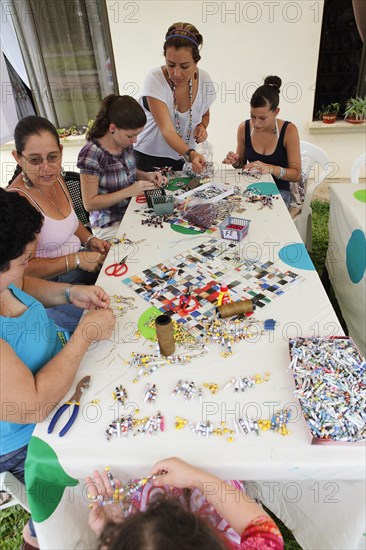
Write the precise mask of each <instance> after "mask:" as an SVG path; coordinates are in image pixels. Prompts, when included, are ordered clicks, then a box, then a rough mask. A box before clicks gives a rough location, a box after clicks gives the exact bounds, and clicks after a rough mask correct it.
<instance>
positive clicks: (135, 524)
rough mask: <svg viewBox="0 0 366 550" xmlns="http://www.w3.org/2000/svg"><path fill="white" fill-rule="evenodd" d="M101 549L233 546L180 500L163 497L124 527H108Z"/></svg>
mask: <svg viewBox="0 0 366 550" xmlns="http://www.w3.org/2000/svg"><path fill="white" fill-rule="evenodd" d="M99 548H101V549H102V548H108V550H147V549H149V550H162V549H164V550H196V549H197V548H199V550H227V549H228V548H229V545H228V543H227V541H226V540H225V538H224V537H223V536H222V538H221V536H220V535H219V534H216V533H215V531H214V530H213V528H212V527H211V525H210V524H209V522H208V521H206V520H205V519H204V518H202V517H200V516H198V515H196V514H194V513H193V512H190V511H189V510H186V509H185V508H183V506H182V505H181V504H180V502H179V500H178V499H177V498H176V497H169V496H166V495H163V494H159V495H157V496H156V497H155V498H153V499H152V501H151V502H150V504H149V506H148V507H147V509H146V511H145V512H136V513H133V514H131V515H130V516H129V517H128V518H127V519H126V520H124V521H123V523H121V524H117V525H116V524H109V525H107V527H106V529H105V530H104V532H103V534H102V537H101V540H100V546H99Z"/></svg>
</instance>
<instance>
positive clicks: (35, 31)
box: [13, 0, 118, 128]
mask: <svg viewBox="0 0 366 550" xmlns="http://www.w3.org/2000/svg"><path fill="white" fill-rule="evenodd" d="M17 4H18V6H17ZM22 4H23V5H24V4H26V8H27V10H28V11H24V10H23V13H21V12H20V10H19V3H18V2H17V0H13V5H14V8H15V10H16V13H17V22H14V23H15V27H16V31H17V34H18V38H19V42H20V46H21V49H22V53H23V56H24V58H25V62H26V66H27V68H28V71H29V78H30V81H31V83H32V88H33V90H34V91H35V93H34V96H35V102H36V104H37V107H38V109H39V114H41V115H43V116H46V117H47V118H48V119H49V120H52V122H53V123H54V124H55V125H56V126H58V127H66V128H68V127H70V126H73V125H75V126H81V125H84V124H86V123H87V122H88V120H89V119H91V118H93V119H94V118H95V115H96V112H97V111H98V107H99V105H100V103H101V100H102V98H103V97H105V96H106V95H108V94H110V93H118V89H117V81H116V78H115V70H114V60H113V53H112V47H111V41H110V33H109V25H108V18H107V14H106V5H105V2H104V0H63V2H55V1H54V0H25V1H23V2H22ZM16 23H17V24H16ZM19 34H21V35H22V36H19ZM27 62H28V63H27Z"/></svg>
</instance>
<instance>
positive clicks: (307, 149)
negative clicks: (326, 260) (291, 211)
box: [294, 141, 333, 251]
mask: <svg viewBox="0 0 366 550" xmlns="http://www.w3.org/2000/svg"><path fill="white" fill-rule="evenodd" d="M300 150H301V154H302V155H307V156H308V157H310V158H311V159H312V160H313V161H314V166H313V167H312V172H313V171H314V180H310V181H308V186H307V189H306V194H305V200H304V203H303V206H302V210H301V212H300V214H299V215H298V216H297V217H296V218H295V219H294V223H295V225H296V228H297V230H298V232H299V233H300V236H301V238H302V240H303V241H304V243H305V246H306V248H307V249H308V250H309V251H311V244H312V238H313V233H312V210H311V206H310V205H311V201H312V197H313V193H314V191H315V189H316V188H317V187H318V185H320V184H321V182H322V181H323V180H325V178H326V177H327V176H328V174H330V172H331V171H332V170H333V166H332V165H331V164H330V162H329V158H328V155H327V154H326V153H325V151H323V149H321V148H320V147H318V146H317V145H313V144H312V143H308V142H307V141H300ZM316 165H319V166H318V168H317V166H316ZM311 175H312V174H311Z"/></svg>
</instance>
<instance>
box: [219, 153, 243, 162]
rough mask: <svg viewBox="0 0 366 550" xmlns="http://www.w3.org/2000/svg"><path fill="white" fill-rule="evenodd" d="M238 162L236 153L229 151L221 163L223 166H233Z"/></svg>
mask: <svg viewBox="0 0 366 550" xmlns="http://www.w3.org/2000/svg"><path fill="white" fill-rule="evenodd" d="M238 160H239V155H238V154H237V153H234V151H229V152H228V154H227V155H226V157H225V158H224V160H223V161H222V163H223V164H235V163H237V162H238Z"/></svg>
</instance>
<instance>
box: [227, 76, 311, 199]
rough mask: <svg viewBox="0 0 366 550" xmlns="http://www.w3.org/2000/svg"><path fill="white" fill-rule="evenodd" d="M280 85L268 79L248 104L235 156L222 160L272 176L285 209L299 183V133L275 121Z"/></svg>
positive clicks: (230, 155)
mask: <svg viewBox="0 0 366 550" xmlns="http://www.w3.org/2000/svg"><path fill="white" fill-rule="evenodd" d="M281 84H282V81H281V79H280V78H279V77H278V76H267V78H266V79H265V81H264V84H263V86H260V87H259V88H258V89H257V90H256V91H255V92H254V94H253V95H252V98H251V100H250V120H246V121H245V122H242V123H241V124H240V125H239V128H238V133H237V147H236V153H234V152H233V151H230V152H229V153H228V154H227V155H226V158H225V159H224V160H223V163H224V164H232V166H233V167H234V168H245V170H250V171H254V172H257V173H260V174H271V176H272V177H273V179H274V181H275V183H276V185H277V187H278V189H279V191H280V193H281V195H282V198H283V200H284V201H285V204H286V206H287V208H289V206H290V182H292V181H293V182H295V181H298V180H299V179H300V175H301V156H300V141H299V133H298V131H297V128H296V126H295V124H292V122H288V121H284V120H280V119H278V118H277V115H278V113H279V112H280V109H279V107H278V105H279V93H280V88H281Z"/></svg>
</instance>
